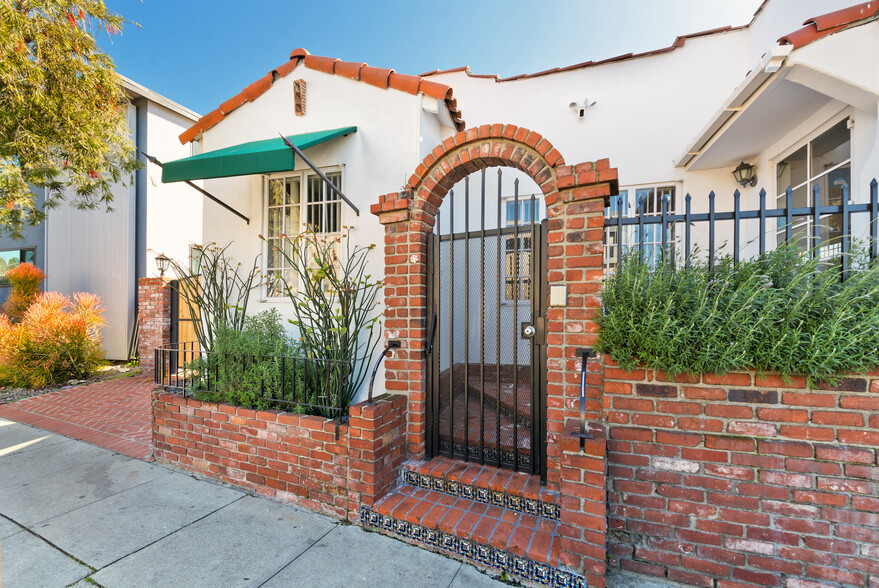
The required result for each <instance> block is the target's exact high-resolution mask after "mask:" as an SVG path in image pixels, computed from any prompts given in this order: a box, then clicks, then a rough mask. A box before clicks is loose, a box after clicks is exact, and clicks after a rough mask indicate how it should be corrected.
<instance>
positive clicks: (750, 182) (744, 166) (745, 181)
mask: <svg viewBox="0 0 879 588" xmlns="http://www.w3.org/2000/svg"><path fill="white" fill-rule="evenodd" d="M733 177H734V178H735V179H736V182H738V183H739V184H740V185H741V186H742V188H744V187H745V186H751V187H752V188H753V187H754V186H756V185H757V176H756V175H754V166H753V165H751V164H749V163H745V162H744V161H743V162H742V163H740V164H739V167H737V168H736V169H734V170H733Z"/></svg>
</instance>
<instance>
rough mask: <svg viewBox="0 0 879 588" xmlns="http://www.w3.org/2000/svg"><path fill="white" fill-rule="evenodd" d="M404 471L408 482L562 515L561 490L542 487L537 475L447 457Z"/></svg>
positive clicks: (530, 511)
mask: <svg viewBox="0 0 879 588" xmlns="http://www.w3.org/2000/svg"><path fill="white" fill-rule="evenodd" d="M401 474H402V482H403V484H405V485H409V486H414V487H418V488H423V489H426V490H432V491H434V492H438V493H440V494H445V495H448V496H453V497H456V498H464V499H467V500H473V501H475V502H478V503H481V504H487V505H491V506H495V507H500V508H503V509H505V510H509V511H513V512H517V513H524V514H528V515H532V516H537V517H541V518H546V519H551V520H558V518H559V494H558V492H550V491H549V490H547V489H546V488H545V487H543V486H541V484H540V478H539V477H537V476H530V475H528V474H523V473H520V472H512V471H509V470H503V469H498V468H495V467H492V466H489V465H480V464H478V463H468V462H462V461H457V460H453V459H447V458H445V457H435V458H433V459H431V460H429V461H410V462H405V463H404V464H403V467H402V468H401Z"/></svg>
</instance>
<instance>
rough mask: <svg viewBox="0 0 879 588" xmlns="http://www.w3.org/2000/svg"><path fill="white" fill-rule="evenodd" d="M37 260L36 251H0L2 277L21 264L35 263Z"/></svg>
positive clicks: (0, 274) (0, 273) (0, 272)
mask: <svg viewBox="0 0 879 588" xmlns="http://www.w3.org/2000/svg"><path fill="white" fill-rule="evenodd" d="M35 258H36V250H34V249H9V250H6V251H0V276H2V275H3V274H5V273H6V272H7V271H9V270H11V269H12V268H14V267H15V266H17V265H18V264H19V263H33V262H34V259H35Z"/></svg>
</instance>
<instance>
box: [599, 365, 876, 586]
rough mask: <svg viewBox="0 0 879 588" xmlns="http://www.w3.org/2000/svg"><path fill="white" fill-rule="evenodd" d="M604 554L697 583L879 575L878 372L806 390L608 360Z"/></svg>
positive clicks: (865, 580)
mask: <svg viewBox="0 0 879 588" xmlns="http://www.w3.org/2000/svg"><path fill="white" fill-rule="evenodd" d="M604 377H605V379H606V383H605V387H604V390H605V395H604V406H605V411H606V418H607V421H608V428H609V430H608V463H609V468H608V505H609V509H610V510H609V516H608V524H609V536H608V545H609V554H610V556H611V559H610V562H611V565H612V566H620V567H622V568H623V569H628V570H633V571H636V572H641V573H646V574H652V575H657V576H666V575H667V577H668V578H670V579H672V580H676V581H679V582H686V583H689V584H695V585H699V586H714V585H715V584H714V580H715V579H716V581H717V582H716V586H717V587H718V588H732V587H739V586H744V585H750V584H754V585H761V586H786V587H789V588H807V587H808V588H811V587H813V586H816V584H813V583H812V582H819V583H832V584H834V585H836V583H841V584H845V585H852V586H870V587H875V586H879V463H877V447H879V372H874V373H873V374H872V375H870V376H868V377H852V378H846V379H844V380H842V382H841V383H840V384H839V385H838V386H830V385H828V384H822V385H818V386H816V387H815V389H813V390H809V389H808V388H807V387H806V384H805V381H804V379H803V378H794V379H793V381H791V382H785V381H784V380H783V379H782V378H780V377H777V376H765V377H758V376H757V375H755V374H752V373H739V374H730V375H727V376H712V375H704V376H702V377H698V376H696V377H679V378H677V379H676V381H674V382H667V381H665V380H664V379H663V378H662V377H661V376H660V377H658V376H657V374H656V373H654V372H652V371H650V370H636V371H634V372H632V373H628V372H625V371H623V370H621V369H618V368H616V367H614V366H612V365H609V366H608V367H607V368H606V369H605V372H604Z"/></svg>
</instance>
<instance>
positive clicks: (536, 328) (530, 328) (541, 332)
mask: <svg viewBox="0 0 879 588" xmlns="http://www.w3.org/2000/svg"><path fill="white" fill-rule="evenodd" d="M519 326H520V328H521V330H522V338H523V339H534V342H535V343H536V344H537V345H543V344H544V343H546V328H545V327H546V321H545V319H544V318H543V317H537V318H535V319H534V322H533V323H520V324H519Z"/></svg>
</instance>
